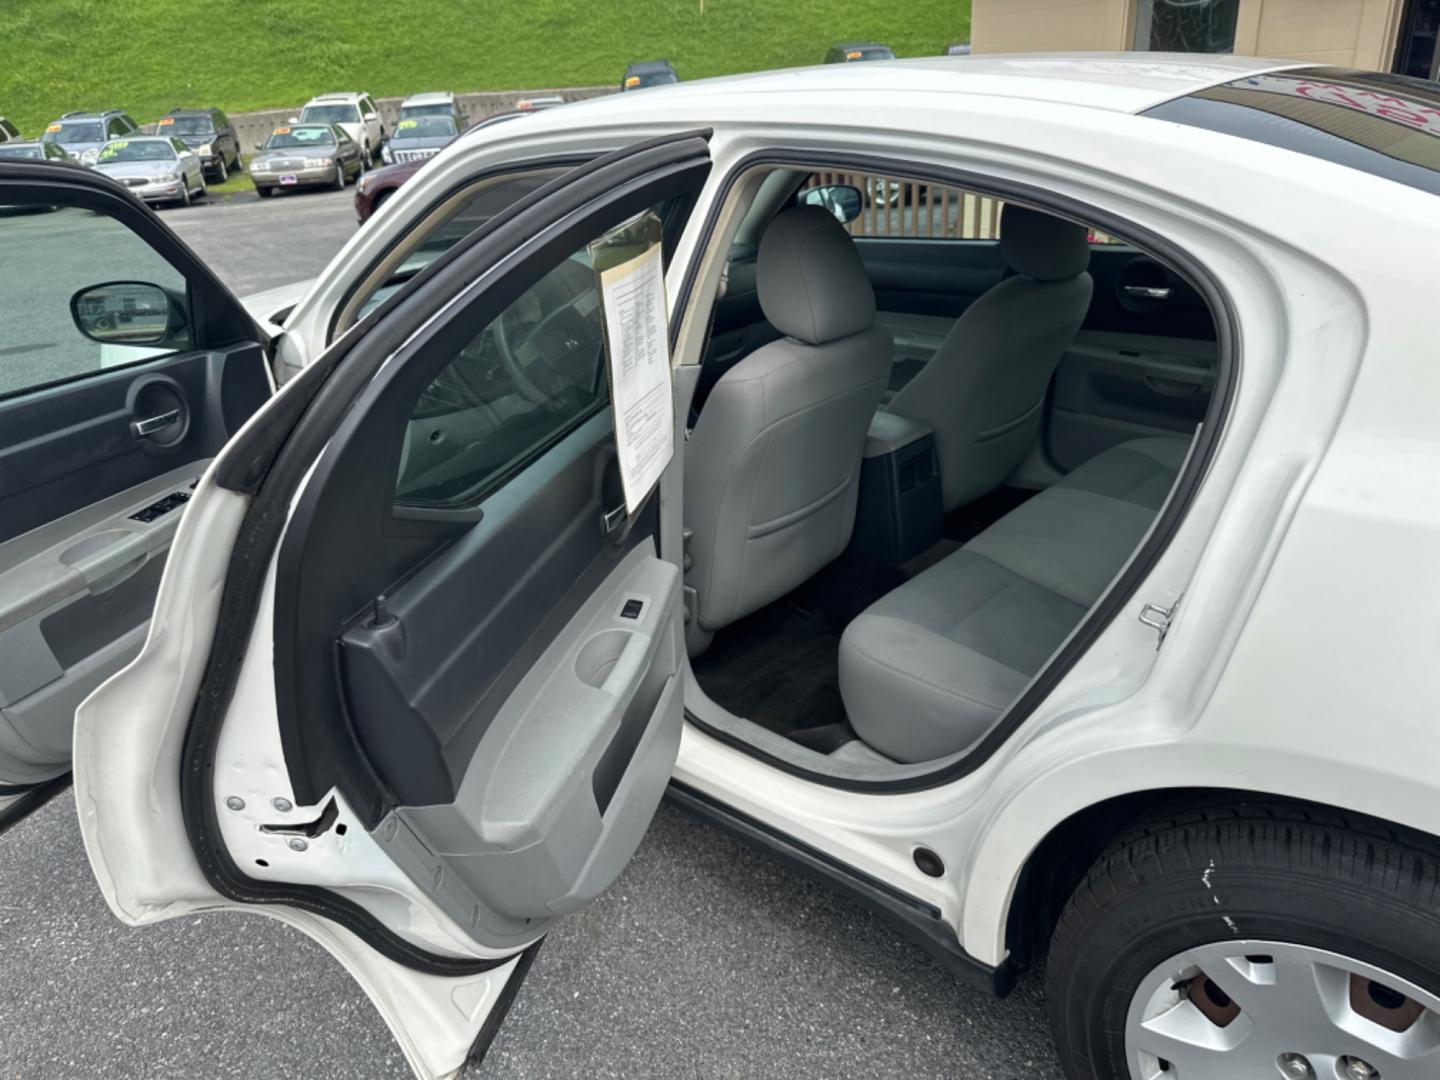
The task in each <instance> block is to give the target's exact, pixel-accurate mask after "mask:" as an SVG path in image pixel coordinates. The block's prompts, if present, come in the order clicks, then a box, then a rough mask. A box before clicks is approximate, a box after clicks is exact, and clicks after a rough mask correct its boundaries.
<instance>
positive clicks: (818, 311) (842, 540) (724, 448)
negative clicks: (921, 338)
mask: <svg viewBox="0 0 1440 1080" xmlns="http://www.w3.org/2000/svg"><path fill="white" fill-rule="evenodd" d="M756 289H757V291H758V293H759V298H760V306H761V308H762V310H763V311H764V313H765V317H766V318H767V319H768V320H769V321H770V323H771V324H772V325H774V327H775V328H776V329H777V330H779V331H780V332H781V333H782V334H783V335H785V336H784V337H783V338H782V339H781V340H779V341H773V342H771V343H770V344H768V345H765V346H762V347H761V348H759V349H757V350H756V351H755V352H753V353H751V354H750V355H749V356H747V357H745V359H743V360H741V361H740V362H739V363H738V364H736V365H735V366H734V367H732V368H731V369H730V370H729V371H727V372H726V373H725V375H724V376H723V377H722V378H721V379H720V381H719V382H717V383H716V384H715V388H714V389H713V390H712V391H711V392H710V396H709V397H708V398H707V399H706V401H705V407H704V410H703V411H702V412H701V413H700V419H699V421H698V422H697V423H696V425H695V429H694V430H693V431H692V432H691V434H690V438H689V441H688V442H687V443H686V447H685V524H686V527H687V528H688V529H689V530H690V533H691V537H690V545H689V555H690V560H691V561H690V569H689V571H688V573H687V574H686V582H687V584H689V585H691V586H693V587H694V589H695V591H696V601H697V603H696V612H695V615H696V617H697V619H698V622H699V625H700V627H701V628H702V629H704V630H707V631H713V630H718V629H719V628H721V627H723V626H726V625H728V624H729V623H732V622H734V621H735V620H736V619H739V618H741V617H743V616H745V615H748V614H750V613H751V612H753V611H756V610H758V609H759V608H761V607H763V606H764V605H766V604H768V603H770V602H771V601H773V600H777V599H779V598H780V597H781V596H783V595H785V593H787V592H789V591H790V590H791V589H793V588H795V586H797V585H799V584H800V583H801V582H803V581H805V580H806V579H807V578H809V577H810V576H812V575H813V574H814V573H815V572H816V571H817V570H819V569H820V568H821V567H822V566H824V565H825V564H826V563H828V562H830V561H831V560H833V559H835V558H836V557H837V556H838V555H839V554H840V553H841V552H842V551H843V550H844V549H845V546H846V545H847V544H848V543H849V542H850V533H851V530H852V528H853V527H854V524H855V502H856V494H857V490H858V484H859V476H860V458H861V454H862V452H863V449H864V445H865V434H866V432H867V430H868V429H869V426H870V420H871V418H872V417H873V416H874V414H875V410H876V409H877V408H878V407H879V404H880V396H881V394H882V393H883V392H884V389H885V385H886V382H887V380H888V378H889V374H890V363H891V354H892V351H893V345H892V343H891V340H890V336H889V334H888V333H887V332H886V331H885V330H883V329H881V328H880V327H878V326H876V325H875V293H874V290H873V289H872V288H871V286H870V281H869V279H868V278H867V277H866V276H865V269H864V266H863V265H862V264H861V262H860V256H859V253H858V252H856V250H855V245H854V243H853V242H852V241H851V240H850V237H849V235H848V234H846V232H845V230H844V229H843V228H842V227H841V225H840V223H839V222H838V221H836V219H835V218H834V217H833V216H832V215H831V214H829V213H828V212H827V211H825V210H822V209H820V208H819V207H814V206H808V207H797V208H795V209H791V210H786V211H784V212H783V213H781V214H780V215H779V216H777V217H776V218H775V220H774V221H773V222H772V223H771V224H770V226H769V228H768V229H767V230H766V232H765V235H764V236H763V237H762V238H761V241H760V251H759V254H758V256H757V262H756Z"/></svg>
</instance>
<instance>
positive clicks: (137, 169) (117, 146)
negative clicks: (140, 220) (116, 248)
mask: <svg viewBox="0 0 1440 1080" xmlns="http://www.w3.org/2000/svg"><path fill="white" fill-rule="evenodd" d="M94 168H95V169H96V171H98V172H102V173H104V174H105V175H106V176H108V177H110V178H111V179H113V180H118V181H119V182H120V183H121V184H124V185H125V187H126V188H128V189H129V191H130V194H132V195H134V196H136V197H137V198H139V199H142V200H144V201H145V202H147V203H164V202H170V203H179V204H180V205H182V206H189V205H190V202H191V200H192V199H203V198H204V197H205V194H206V188H205V166H204V165H203V164H202V163H201V161H200V155H199V154H197V153H195V151H194V150H191V149H190V147H188V146H186V145H185V144H184V143H183V142H181V141H180V140H179V139H177V138H173V137H170V136H165V135H137V136H134V137H132V138H125V139H114V140H112V141H110V142H108V143H106V144H105V145H104V146H102V147H101V148H100V151H99V155H98V158H97V160H96V162H95V166H94Z"/></svg>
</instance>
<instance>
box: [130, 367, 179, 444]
mask: <svg viewBox="0 0 1440 1080" xmlns="http://www.w3.org/2000/svg"><path fill="white" fill-rule="evenodd" d="M126 405H127V407H128V408H129V410H130V434H131V436H132V437H133V438H134V439H136V441H138V442H140V443H142V444H144V445H146V446H151V447H155V448H156V449H160V450H168V449H170V448H171V447H174V446H178V445H180V443H182V442H184V441H185V436H186V435H188V434H189V433H190V406H189V405H188V404H187V403H186V401H185V392H184V391H183V390H182V389H180V384H179V383H177V382H176V381H175V380H174V379H171V378H168V377H167V376H164V375H150V376H147V377H146V378H143V379H136V380H135V382H134V383H133V384H132V385H131V387H130V392H129V393H128V394H127V395H126Z"/></svg>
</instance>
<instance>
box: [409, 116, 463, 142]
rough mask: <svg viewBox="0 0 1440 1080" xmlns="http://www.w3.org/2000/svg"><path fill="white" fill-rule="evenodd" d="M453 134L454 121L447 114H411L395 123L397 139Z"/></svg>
mask: <svg viewBox="0 0 1440 1080" xmlns="http://www.w3.org/2000/svg"><path fill="white" fill-rule="evenodd" d="M454 134H455V121H454V120H452V119H450V117H448V116H411V117H407V118H406V119H404V120H401V121H400V123H398V124H396V125H395V138H397V139H443V138H445V137H446V136H448V135H454Z"/></svg>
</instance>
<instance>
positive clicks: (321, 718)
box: [75, 134, 709, 1077]
mask: <svg viewBox="0 0 1440 1080" xmlns="http://www.w3.org/2000/svg"><path fill="white" fill-rule="evenodd" d="M708 171H709V154H708V150H707V146H706V141H705V137H704V135H703V134H689V135H677V136H674V137H670V138H665V139H661V140H657V141H654V142H649V143H645V144H642V145H639V146H636V147H632V148H630V149H628V150H626V151H623V152H620V153H617V154H612V155H610V156H608V157H605V158H602V159H598V160H596V161H594V162H591V163H590V164H588V165H586V166H583V167H581V168H578V169H575V170H573V171H571V172H569V173H566V174H564V175H562V176H560V177H558V178H557V179H555V180H553V181H551V182H550V183H549V184H547V185H546V186H544V187H543V188H541V189H539V190H537V191H535V192H534V193H532V194H531V195H529V196H527V197H526V198H525V199H524V200H522V201H521V202H520V203H518V204H516V205H515V206H514V207H512V208H511V209H510V210H509V211H507V212H506V213H505V214H503V215H501V216H500V217H497V218H495V219H493V220H492V221H490V222H489V223H487V224H486V225H484V226H482V227H481V228H479V229H478V230H477V231H476V232H475V233H473V234H472V235H471V236H469V237H468V238H466V239H465V240H463V241H461V242H460V243H458V244H456V245H455V246H454V247H453V248H451V249H450V250H449V251H448V252H447V253H446V254H445V255H444V256H442V257H441V258H440V259H438V260H436V262H435V263H433V264H431V265H430V266H429V267H428V268H427V269H426V270H425V271H424V272H423V273H422V274H420V275H419V276H417V277H416V278H415V279H413V280H412V281H410V282H409V283H408V284H407V285H406V286H405V287H404V289H402V290H401V291H400V292H398V293H397V294H396V295H394V296H392V297H390V298H389V299H387V300H386V301H385V303H384V304H383V305H382V306H381V307H380V308H379V309H377V311H375V312H374V313H373V314H372V315H370V316H369V317H367V318H366V319H365V320H364V321H362V322H361V323H360V324H359V325H358V326H357V327H356V328H355V329H354V330H353V331H352V332H350V333H348V334H346V335H345V336H344V337H343V338H342V339H341V341H340V342H338V343H337V344H336V346H335V347H334V348H333V349H332V350H331V352H330V353H329V354H328V355H326V356H324V357H322V358H320V359H319V360H318V361H317V362H316V363H314V364H313V365H311V366H310V367H308V368H307V369H306V370H305V372H304V373H303V374H302V375H300V376H299V377H297V378H296V379H294V380H292V381H291V382H290V383H288V384H286V386H285V387H284V389H283V390H282V391H281V393H279V394H278V395H277V396H276V397H275V398H274V399H273V400H272V401H271V402H270V403H269V405H267V406H266V407H265V408H264V409H262V410H261V411H260V412H259V413H258V414H257V415H256V416H255V417H254V418H253V419H252V420H251V421H250V423H249V424H248V425H247V426H246V427H245V428H244V430H243V431H241V433H240V434H239V435H238V436H237V437H236V438H235V439H233V440H232V441H231V442H230V443H229V444H228V445H227V446H226V448H225V450H224V451H223V452H222V453H221V454H220V456H219V457H218V458H217V459H216V461H215V463H214V465H213V466H212V467H211V468H210V469H209V470H208V471H207V472H206V473H205V476H204V478H203V479H202V480H201V481H200V483H199V486H198V487H197V489H196V491H195V493H194V496H193V498H192V499H191V500H190V505H189V509H188V511H187V514H186V517H185V519H184V522H183V524H182V525H181V528H180V530H179V533H178V535H177V537H176V540H175V544H174V548H173V551H172V554H171V558H170V565H169V567H168V569H167V571H166V573H165V577H164V580H163V582H162V584H161V587H160V592H159V597H158V601H157V605H156V609H155V614H154V618H153V621H152V624H151V628H150V632H149V637H148V639H147V641H146V643H145V646H144V649H143V650H142V651H141V653H140V655H139V657H138V658H137V659H136V660H135V662H134V663H133V664H131V665H130V666H129V667H128V668H127V669H126V670H125V671H124V672H122V673H121V674H119V675H117V676H116V677H114V678H113V679H111V680H110V681H109V682H108V683H106V684H105V685H104V686H103V687H101V688H100V689H99V690H98V691H97V692H96V693H95V694H94V695H93V696H91V697H90V698H89V699H88V700H87V701H86V702H85V703H84V704H83V705H82V706H81V708H80V710H79V712H78V714H77V719H76V754H75V786H76V794H77V798H78V803H79V811H80V817H81V824H82V830H83V833H84V837H85V842H86V847H87V850H88V852H89V855H90V859H91V863H92V865H93V867H94V870H95V873H96V876H97V878H98V879H99V882H100V885H101V888H102V890H103V892H104V894H105V896H106V898H107V900H108V901H109V903H110V905H111V907H112V909H113V910H114V911H115V913H116V914H117V915H118V916H119V917H120V918H121V919H123V920H124V921H126V922H128V923H131V924H135V925H139V924H144V923H150V922H155V921H159V920H162V919H168V918H174V917H176V916H181V915H186V914H190V913H193V912H202V911H217V910H239V911H255V912H260V913H263V914H268V915H271V916H273V917H275V918H278V919H281V920H283V921H285V922H287V923H290V924H291V925H293V926H295V927H297V928H299V929H300V930H303V931H304V932H305V933H307V934H309V935H310V936H311V937H313V938H315V939H316V940H317V941H319V942H320V943H321V944H322V945H324V946H325V947H326V948H327V949H329V950H330V951H331V952H332V953H333V954H334V955H335V956H336V957H338V958H339V959H340V961H341V962H342V963H343V964H344V965H345V966H346V968H347V969H348V970H349V971H350V973H351V974H352V975H353V976H354V977H355V978H356V979H357V980H358V981H359V982H360V984H361V985H362V986H363V987H364V989H365V991H366V993H367V994H369V995H370V997H371V998H372V999H373V1000H374V1001H375V1003H376V1005H377V1006H378V1007H379V1009H380V1012H381V1013H382V1015H383V1016H384V1017H385V1020H386V1022H387V1023H388V1024H389V1025H390V1027H391V1029H392V1030H393V1032H394V1033H395V1035H396V1037H397V1038H398V1039H399V1041H400V1043H401V1045H402V1047H403V1049H404V1051H405V1054H406V1056H407V1058H408V1060H409V1061H410V1063H411V1065H412V1067H413V1068H414V1069H415V1071H416V1073H417V1075H420V1076H423V1077H432V1076H447V1075H450V1074H452V1073H454V1072H456V1071H457V1070H458V1069H460V1068H461V1066H462V1065H463V1064H464V1062H465V1061H466V1059H467V1057H474V1056H478V1055H480V1054H483V1052H484V1049H485V1047H486V1045H488V1042H489V1039H490V1038H491V1036H492V1035H493V1033H494V1030H495V1028H496V1026H497V1025H498V1023H499V1022H500V1019H501V1017H503V1015H504V1011H505V1007H506V1005H507V1004H508V1002H509V1000H510V998H511V996H513V994H514V992H515V987H516V986H517V985H518V981H519V979H520V978H521V977H523V974H524V971H525V969H526V967H527V966H528V964H529V962H530V960H531V959H532V958H533V957H534V955H535V950H536V949H537V948H538V947H539V943H540V941H541V939H542V938H543V936H544V934H545V932H546V930H547V929H548V928H549V927H550V925H551V923H552V922H553V921H554V920H555V919H556V918H558V917H560V916H562V915H565V914H568V913H570V912H573V911H576V910H578V909H580V908H582V907H584V906H585V905H586V904H587V903H589V902H590V901H591V900H593V899H594V898H595V897H596V896H597V895H599V894H600V892H601V891H602V890H604V889H605V888H606V887H607V886H608V885H609V884H610V883H611V882H612V881H613V880H614V879H615V877H616V876H617V875H618V874H619V872H620V871H621V869H622V868H623V867H624V866H625V864H626V862H627V861H628V860H629V858H630V857H631V855H632V854H633V853H634V851H635V849H636V847H637V845H638V844H639V842H640V839H641V837H642V835H643V834H644V831H645V829H646V827H647V826H648V824H649V821H650V819H651V816H652V815H653V813H654V811H655V808H656V806H657V804H658V803H659V800H660V797H661V795H662V794H663V792H664V789H665V785H666V783H667V782H668V779H669V776H670V771H671V768H672V766H673V764H674V761H675V756H676V752H677V749H678V746H679V741H680V728H681V722H682V702H683V693H682V688H681V685H680V682H681V678H682V675H681V671H682V668H683V663H682V652H681V650H682V643H681V641H682V637H681V614H680V591H681V590H680V569H679V567H677V566H675V565H673V564H672V563H668V562H665V561H663V560H661V559H660V558H659V554H658V546H657V545H658V536H657V527H658V521H659V513H658V506H657V503H658V497H657V496H655V495H654V494H652V495H651V496H650V497H649V498H647V499H646V500H644V501H643V502H641V503H639V505H636V504H635V501H634V500H632V501H631V503H630V504H629V505H630V506H631V507H632V508H633V511H627V503H626V501H625V498H624V493H623V490H622V483H621V477H620V472H619V468H618V463H617V448H616V441H615V436H614V424H613V420H612V411H611V406H610V387H609V381H608V379H607V366H606V359H605V356H606V354H605V348H604V342H605V329H604V323H603V321H602V314H601V312H602V302H601V296H600V291H599V287H598V285H597V276H596V272H595V268H594V267H593V266H592V265H591V262H590V256H589V245H590V244H591V242H593V241H595V240H597V239H599V238H601V237H603V236H605V235H606V234H607V233H609V232H611V231H612V230H613V229H615V227H616V226H618V225H620V224H622V223H624V222H627V221H630V220H631V219H634V218H635V217H636V215H640V214H644V213H646V212H654V213H655V214H656V215H657V216H658V218H659V220H660V222H661V223H662V229H661V231H662V235H663V237H664V240H663V245H662V249H663V251H664V252H665V254H666V256H667V257H668V255H669V253H670V252H671V251H673V250H674V248H675V244H676V241H677V239H678V237H679V234H680V231H681V229H682V228H683V227H684V224H685V221H686V219H687V217H688V215H689V211H690V208H691V207H692V205H693V204H694V201H695V197H696V195H697V193H698V192H699V189H700V186H701V184H702V183H703V182H704V179H705V177H706V175H707V173H708ZM671 269H672V272H673V271H675V270H677V269H678V268H673V267H672V268H671ZM679 464H680V457H679V454H678V453H677V454H676V457H675V459H674V461H673V463H672V465H671V468H676V467H678V466H679Z"/></svg>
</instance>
